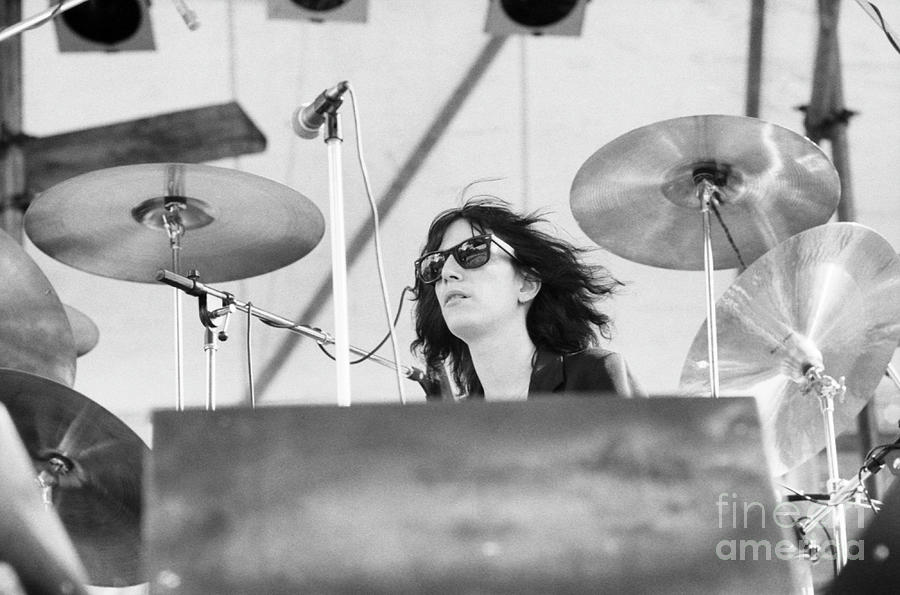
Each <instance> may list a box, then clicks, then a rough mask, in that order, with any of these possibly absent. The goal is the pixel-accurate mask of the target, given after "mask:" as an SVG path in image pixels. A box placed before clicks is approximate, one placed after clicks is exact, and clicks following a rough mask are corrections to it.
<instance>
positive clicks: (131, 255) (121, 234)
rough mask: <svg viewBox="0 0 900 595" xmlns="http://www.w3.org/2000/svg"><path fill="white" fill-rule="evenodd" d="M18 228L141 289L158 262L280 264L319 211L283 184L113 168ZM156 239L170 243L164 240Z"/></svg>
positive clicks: (210, 270)
mask: <svg viewBox="0 0 900 595" xmlns="http://www.w3.org/2000/svg"><path fill="white" fill-rule="evenodd" d="M25 231H26V233H27V234H28V236H29V237H30V238H31V240H32V242H34V244H35V245H36V246H37V247H38V248H39V249H41V250H42V251H44V252H45V253H47V254H48V255H49V256H51V257H52V258H55V259H56V260H59V261H60V262H63V263H65V264H68V265H70V266H73V267H75V268H77V269H80V270H83V271H86V272H89V273H94V274H98V275H102V276H105V277H111V278H114V279H121V280H125V281H137V282H141V283H153V282H155V281H156V271H157V270H158V269H159V268H160V266H161V265H162V264H163V263H165V262H166V261H170V262H171V263H172V264H171V266H172V269H173V270H174V271H175V272H176V273H178V274H180V271H181V270H182V266H183V265H186V268H188V269H189V270H190V269H198V270H202V271H203V272H204V273H203V274H204V276H205V277H206V280H207V281H233V280H237V279H244V278H247V277H252V276H255V275H260V274H263V273H266V272H269V271H273V270H276V269H278V268H281V267H283V266H286V265H288V264H290V263H292V262H295V261H296V260H298V259H300V258H302V257H303V256H305V255H306V254H308V253H309V252H310V251H311V250H312V249H313V248H314V247H315V246H316V245H317V244H318V242H319V241H320V240H321V238H322V235H323V234H324V220H323V218H322V214H321V212H320V211H319V209H318V208H317V207H316V206H315V205H314V204H313V203H312V202H311V201H310V200H309V199H308V198H306V197H305V196H303V195H302V194H300V193H299V192H296V191H294V190H292V189H290V188H288V187H286V186H284V185H282V184H279V183H277V182H274V181H272V180H268V179H266V178H262V177H259V176H255V175H253V174H248V173H245V172H241V171H236V170H228V169H224V168H218V167H212V166H208V165H196V164H186V163H149V164H139V165H129V166H122V167H113V168H108V169H103V170H98V171H94V172H89V173H86V174H82V175H80V176H75V177H73V178H70V179H68V180H65V181H64V182H61V183H59V184H57V185H55V186H53V187H52V188H50V189H49V190H47V191H46V192H44V193H42V194H41V195H40V196H39V197H38V198H37V199H36V200H34V201H33V202H32V204H31V206H30V207H29V209H28V211H27V212H26V214H25ZM162 234H165V237H166V238H167V239H168V241H167V242H163V241H162ZM173 310H174V333H175V368H176V379H175V380H176V386H175V393H176V399H175V407H176V409H178V410H181V409H183V408H184V397H183V395H184V381H183V376H184V354H183V310H182V304H181V292H179V291H178V290H173Z"/></svg>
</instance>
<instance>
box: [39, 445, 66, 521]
mask: <svg viewBox="0 0 900 595" xmlns="http://www.w3.org/2000/svg"><path fill="white" fill-rule="evenodd" d="M47 466H48V467H49V469H42V470H41V472H40V473H38V476H37V483H38V486H40V488H41V500H42V502H43V504H44V508H46V509H47V510H53V488H55V487H56V486H58V485H59V477H60V476H61V475H66V474H67V473H69V472H70V471H72V469H74V467H75V464H74V463H73V462H72V461H70V460H69V459H68V458H67V457H64V456H62V455H60V454H55V455H53V456H51V457H50V459H49V460H48V461H47Z"/></svg>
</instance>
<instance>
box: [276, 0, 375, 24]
mask: <svg viewBox="0 0 900 595" xmlns="http://www.w3.org/2000/svg"><path fill="white" fill-rule="evenodd" d="M268 3H269V12H268V15H269V18H270V19H298V20H305V21H313V22H316V23H324V22H325V21H356V22H359V23H365V22H366V17H367V14H368V0H268Z"/></svg>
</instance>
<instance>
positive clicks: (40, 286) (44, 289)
mask: <svg viewBox="0 0 900 595" xmlns="http://www.w3.org/2000/svg"><path fill="white" fill-rule="evenodd" d="M0 279H3V289H2V290H0V367H4V368H12V369H16V370H23V371H25V372H31V373H33V374H38V375H40V376H44V377H46V378H50V379H53V380H56V381H59V382H62V383H63V384H65V385H67V386H71V385H72V383H73V382H74V381H75V339H74V338H73V336H72V330H71V329H70V328H69V321H68V319H67V318H66V312H65V310H64V309H63V305H62V302H60V301H59V296H58V295H57V294H56V291H55V290H54V289H53V286H52V285H50V281H48V280H47V277H45V276H44V273H43V272H42V271H41V269H40V268H39V267H38V265H37V264H36V263H35V262H34V261H33V260H32V259H31V257H29V256H28V254H26V253H25V250H23V249H22V247H21V246H20V245H19V244H18V243H17V242H16V241H15V240H14V239H12V237H10V236H9V235H8V234H7V233H6V232H4V231H2V230H0Z"/></svg>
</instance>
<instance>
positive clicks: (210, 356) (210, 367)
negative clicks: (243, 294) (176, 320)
mask: <svg viewBox="0 0 900 595" xmlns="http://www.w3.org/2000/svg"><path fill="white" fill-rule="evenodd" d="M188 278H189V279H191V280H194V281H197V280H199V279H200V275H199V273H198V272H197V271H191V274H190V275H188ZM175 291H178V290H177V289H176V290H175ZM206 296H207V294H205V293H204V294H202V295H200V296H199V298H198V300H197V304H198V307H199V309H200V322H201V323H202V324H203V329H204V330H203V351H204V353H205V354H206V410H207V411H215V410H216V352H218V350H219V344H218V342H219V341H227V340H228V322H229V321H230V320H231V315H232V314H234V311H235V308H234V296H233V295H231V294H230V293H227V292H225V298H224V299H223V300H222V306H221V307H220V308H217V309H215V310H212V311H210V310H209V308H208V307H207V301H206ZM220 318H222V319H223V321H222V328H221V329H219V326H218V324H217V322H216V321H217V320H219V319H220ZM216 329H218V332H217V331H216Z"/></svg>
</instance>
